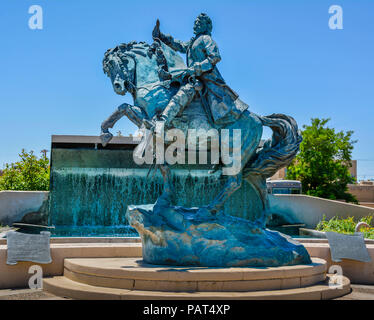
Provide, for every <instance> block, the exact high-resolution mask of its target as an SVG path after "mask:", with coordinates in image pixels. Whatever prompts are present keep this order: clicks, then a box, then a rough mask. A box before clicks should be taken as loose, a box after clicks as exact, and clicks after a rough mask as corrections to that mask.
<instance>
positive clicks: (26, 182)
mask: <svg viewBox="0 0 374 320" xmlns="http://www.w3.org/2000/svg"><path fill="white" fill-rule="evenodd" d="M19 156H20V158H21V159H20V161H18V162H15V163H11V164H8V163H7V164H6V165H5V168H4V170H3V175H2V176H0V190H19V191H20V190H22V191H25V190H28V191H47V190H49V159H48V158H47V156H46V155H45V154H42V156H41V157H40V158H38V157H37V156H35V155H34V152H33V151H30V152H26V151H25V150H24V149H22V152H21V153H20V154H19Z"/></svg>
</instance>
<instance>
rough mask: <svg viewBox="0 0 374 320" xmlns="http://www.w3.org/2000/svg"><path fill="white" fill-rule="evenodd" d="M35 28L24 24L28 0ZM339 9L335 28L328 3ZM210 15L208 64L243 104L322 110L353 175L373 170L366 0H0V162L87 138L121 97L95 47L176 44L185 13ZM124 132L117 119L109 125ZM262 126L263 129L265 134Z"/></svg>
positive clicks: (373, 85) (373, 94)
mask: <svg viewBox="0 0 374 320" xmlns="http://www.w3.org/2000/svg"><path fill="white" fill-rule="evenodd" d="M35 4H37V5H40V6H41V7H42V8H43V20H44V25H43V30H31V29H30V28H29V27H28V20H29V17H30V16H31V15H30V14H29V13H28V10H29V7H30V6H31V5H35ZM334 4H337V5H340V6H341V7H342V8H343V27H344V29H343V30H330V29H329V27H328V20H329V17H330V14H329V13H328V9H329V7H330V6H331V5H334ZM200 12H206V13H207V14H208V15H209V16H210V17H211V18H212V20H213V38H214V40H215V41H216V42H217V44H218V46H219V49H220V52H221V56H222V61H221V62H220V63H219V65H218V68H219V70H220V72H221V74H222V75H223V77H224V78H225V80H226V82H227V83H228V84H229V85H230V86H231V87H232V88H233V89H234V90H236V91H237V92H238V93H239V95H240V96H241V98H242V100H244V101H245V102H247V103H248V104H249V105H250V108H251V110H252V111H253V112H256V113H258V114H261V115H267V114H271V113H285V114H288V115H291V116H293V117H294V118H295V119H296V121H297V122H298V124H299V126H300V127H302V125H303V124H308V123H310V118H312V117H321V118H327V117H330V118H331V122H330V126H332V127H334V128H336V129H337V130H353V131H355V134H354V139H357V140H358V143H357V144H356V145H355V150H354V152H353V158H354V159H358V160H359V161H358V175H359V179H362V178H364V177H366V178H374V148H373V136H374V134H373V129H374V77H373V75H374V61H373V58H374V41H373V35H374V1H372V0H367V1H365V0H349V1H348V0H347V1H335V0H331V1H327V0H314V1H300V0H294V1H291V0H283V1H279V0H252V1H251V0H246V1H235V0H232V1H219V0H215V1H205V0H204V1H203V0H199V1H195V0H189V1H175V0H174V1H162V0H160V1H145V0H143V1H129V0H106V1H104V0H95V1H93V0H91V1H88V0H32V1H25V0H2V1H1V10H0V30H1V38H0V39H1V47H0V48H1V49H0V61H1V62H0V64H1V69H0V70H1V72H0V108H1V113H0V121H1V122H0V123H1V128H2V130H1V138H2V139H1V140H0V167H2V165H3V164H4V163H5V162H13V161H16V160H17V159H18V153H19V152H20V151H21V149H22V148H26V149H27V150H35V151H36V152H37V153H39V151H40V150H42V149H44V148H46V149H50V136H51V135H52V134H76V135H97V134H99V129H100V124H101V122H102V121H103V120H104V119H105V118H107V117H108V116H109V115H110V113H111V112H112V111H113V110H114V109H115V108H116V107H117V106H118V105H119V104H121V103H123V102H131V99H130V97H121V96H118V95H116V94H115V93H114V91H113V90H112V87H111V83H110V81H109V79H108V78H107V77H106V76H105V75H104V74H103V72H102V66H101V62H102V58H103V55H104V52H105V51H106V50H107V49H108V48H111V47H113V46H115V45H117V44H119V43H121V42H129V41H131V40H138V41H147V42H151V41H152V37H151V32H152V29H153V26H154V23H155V21H156V18H159V19H160V21H161V31H163V32H165V33H171V34H172V35H174V36H175V37H176V38H179V39H182V40H188V39H190V38H191V36H192V26H193V21H194V19H195V17H196V16H197V15H198V14H199V13H200ZM118 130H120V131H121V132H122V134H129V133H132V132H134V131H135V126H134V125H132V124H131V123H130V122H129V121H128V120H127V119H123V120H121V121H120V122H119V123H118V124H117V126H116V127H115V128H114V129H113V132H114V133H115V132H117V131H118ZM268 135H269V131H266V132H265V136H268Z"/></svg>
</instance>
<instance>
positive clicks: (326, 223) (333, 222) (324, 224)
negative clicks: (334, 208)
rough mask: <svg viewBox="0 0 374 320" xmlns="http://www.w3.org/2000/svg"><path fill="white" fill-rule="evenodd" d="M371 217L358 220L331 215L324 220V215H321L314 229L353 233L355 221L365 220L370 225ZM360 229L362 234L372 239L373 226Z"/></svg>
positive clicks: (373, 234) (373, 233) (373, 235)
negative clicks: (328, 218) (331, 216)
mask: <svg viewBox="0 0 374 320" xmlns="http://www.w3.org/2000/svg"><path fill="white" fill-rule="evenodd" d="M372 219H373V216H372V215H369V216H367V217H363V218H361V219H360V220H355V219H354V218H353V217H348V218H339V217H333V218H331V219H330V220H326V216H325V215H323V219H322V221H320V222H319V223H318V225H317V227H316V230H318V231H333V232H338V233H345V234H353V233H354V232H355V227H356V225H357V223H359V222H366V223H367V224H368V225H370V224H371V221H372ZM360 231H361V232H362V233H363V234H364V237H365V238H369V239H374V228H368V227H361V230H360Z"/></svg>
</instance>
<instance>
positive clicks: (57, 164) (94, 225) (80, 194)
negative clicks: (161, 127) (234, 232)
mask: <svg viewBox="0 0 374 320" xmlns="http://www.w3.org/2000/svg"><path fill="white" fill-rule="evenodd" d="M83 138H84V139H83ZM83 138H82V137H79V136H75V137H72V136H70V137H69V139H70V140H71V141H73V142H74V143H72V142H69V143H67V142H66V139H67V138H63V136H53V139H52V155H51V195H50V216H49V223H50V224H51V225H54V226H55V227H56V235H59V236H137V233H136V231H135V230H134V229H133V228H131V227H130V226H129V225H128V222H127V220H126V218H125V213H126V210H127V206H128V205H131V204H145V203H154V202H155V201H156V199H157V198H158V196H159V195H160V194H161V193H162V188H163V180H162V176H161V174H160V173H159V172H156V173H155V174H154V176H153V174H152V173H150V174H149V176H148V177H147V174H148V167H147V166H142V167H139V166H137V165H136V164H135V163H134V162H133V160H132V149H133V148H134V147H135V144H134V143H130V142H129V141H131V140H129V139H131V138H117V139H115V140H114V141H113V142H112V143H111V144H110V145H109V146H108V147H106V148H105V149H104V148H100V147H99V144H98V143H97V141H98V140H97V139H98V138H97V137H83ZM61 141H63V142H61ZM88 142H89V143H88ZM192 167H193V168H192V169H191V166H189V167H188V168H187V166H186V165H185V166H184V165H177V166H172V180H173V185H174V187H175V204H176V205H181V206H187V207H193V206H203V205H206V204H208V203H209V202H210V201H211V200H212V199H213V198H214V197H215V196H216V195H217V193H218V191H219V190H220V188H221V187H222V186H223V184H224V181H225V179H224V178H219V177H218V176H217V175H212V174H208V169H209V167H207V166H205V167H204V166H201V165H200V166H199V165H197V166H192ZM255 198H256V194H255V192H254V190H253V189H252V187H251V186H250V185H249V184H248V183H244V184H243V186H242V188H241V189H239V190H238V191H237V192H236V193H235V194H234V195H233V196H232V197H231V198H230V199H229V200H228V202H227V203H226V204H225V209H224V210H225V213H226V214H230V215H234V216H238V217H241V218H246V219H250V220H255V219H256V218H258V217H259V216H260V214H261V212H262V207H261V203H260V202H259V201H253V199H255Z"/></svg>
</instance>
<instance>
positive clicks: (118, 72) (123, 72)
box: [103, 44, 135, 95]
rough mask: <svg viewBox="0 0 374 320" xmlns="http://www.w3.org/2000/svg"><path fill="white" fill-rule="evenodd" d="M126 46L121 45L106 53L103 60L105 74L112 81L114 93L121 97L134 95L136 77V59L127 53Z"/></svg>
mask: <svg viewBox="0 0 374 320" xmlns="http://www.w3.org/2000/svg"><path fill="white" fill-rule="evenodd" d="M126 47H127V45H126V44H121V45H119V46H117V47H115V48H113V49H109V50H107V52H105V56H104V60H103V70H104V73H105V74H106V75H107V76H108V77H109V78H110V80H111V81H112V85H113V89H114V91H115V92H116V93H117V94H119V95H125V94H126V93H127V92H130V93H132V92H133V91H134V89H135V87H134V77H135V59H134V57H133V56H132V55H131V54H127V53H126Z"/></svg>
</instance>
